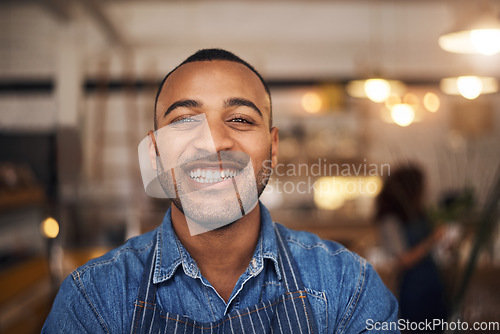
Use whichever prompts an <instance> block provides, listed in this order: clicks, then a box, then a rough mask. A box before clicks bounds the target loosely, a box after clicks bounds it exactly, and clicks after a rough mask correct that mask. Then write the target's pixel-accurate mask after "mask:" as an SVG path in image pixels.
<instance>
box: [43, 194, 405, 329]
mask: <svg viewBox="0 0 500 334" xmlns="http://www.w3.org/2000/svg"><path fill="white" fill-rule="evenodd" d="M260 210H261V232H260V237H259V240H258V244H257V247H256V249H255V251H254V255H253V258H252V260H251V261H250V263H249V265H248V268H247V270H246V271H245V272H244V273H243V274H242V275H241V277H240V278H239V280H238V281H237V283H236V285H235V287H234V289H233V291H232V294H231V296H230V298H229V300H228V302H227V303H226V302H225V301H224V299H222V298H221V297H220V295H219V294H218V293H217V291H216V290H215V289H214V288H213V287H212V285H211V284H210V282H209V281H208V280H207V279H206V278H205V277H203V275H202V274H201V272H200V270H199V268H198V266H197V264H196V262H195V261H194V260H193V258H192V257H191V256H190V255H189V253H188V252H187V250H186V249H185V248H184V247H183V245H182V244H181V242H180V241H179V239H178V238H177V236H176V234H175V232H174V230H173V228H172V224H171V220H170V210H169V211H167V213H166V215H165V218H164V220H163V223H162V224H161V225H160V226H159V227H158V228H157V229H156V230H154V231H151V232H149V233H146V234H143V235H140V236H138V237H135V238H132V239H130V240H128V241H127V242H126V243H125V244H124V245H122V246H121V247H119V248H117V249H114V250H112V251H110V252H109V253H107V254H105V255H104V256H102V257H100V258H97V259H94V260H92V261H90V262H88V263H87V264H85V265H84V266H82V267H80V268H78V269H76V270H75V271H74V272H73V273H72V274H71V275H69V276H68V277H67V278H66V279H65V280H64V282H63V283H62V285H61V288H60V290H59V293H58V295H57V297H56V299H55V301H54V304H53V307H52V310H51V312H50V314H49V316H48V318H47V320H46V322H45V325H44V327H43V329H42V333H126V332H128V331H129V330H130V324H131V321H132V316H133V314H132V313H133V310H134V302H135V300H136V297H137V291H138V286H139V283H140V279H141V277H142V272H143V267H144V266H145V262H146V260H147V258H148V255H149V254H150V252H153V251H154V247H153V246H154V241H156V242H157V244H158V247H157V254H156V264H155V267H154V275H153V283H154V284H155V285H156V286H157V302H158V303H159V304H160V307H161V308H162V309H163V310H165V311H167V312H171V313H176V314H179V315H184V316H188V317H189V318H191V319H193V320H196V321H199V322H212V321H216V320H218V319H220V318H221V317H222V316H223V315H225V314H227V313H229V312H231V311H234V310H241V309H244V308H246V307H249V306H252V305H255V304H257V303H259V302H260V301H267V300H270V299H273V298H275V297H277V296H279V295H281V294H283V293H284V291H285V288H284V285H283V281H282V273H281V272H280V268H279V266H278V258H277V256H278V250H277V242H276V235H275V232H274V226H273V224H275V223H273V221H272V220H271V216H270V214H269V212H268V211H267V209H266V208H265V207H264V206H263V205H262V204H260ZM285 239H286V241H287V243H288V246H289V248H290V251H291V253H292V255H293V258H294V259H295V261H296V263H297V266H298V269H299V271H300V275H301V277H302V281H303V283H304V285H305V287H306V291H307V293H308V296H307V298H308V300H309V301H310V304H311V306H312V309H313V312H314V318H315V320H316V323H317V326H318V330H319V332H320V333H360V332H362V331H365V330H366V329H367V327H368V328H370V325H372V324H374V323H397V312H398V306H397V302H396V300H395V298H394V296H393V295H392V294H391V293H390V292H389V290H388V289H387V288H386V287H385V285H384V284H383V283H382V281H381V280H380V278H379V276H378V275H377V273H376V272H375V271H374V269H373V268H372V267H371V265H370V264H368V263H367V262H366V260H364V259H362V258H360V257H359V256H358V255H356V254H354V253H352V252H350V251H349V250H347V249H346V248H344V247H343V246H341V245H339V244H337V243H335V242H332V241H325V240H321V239H319V237H317V236H316V235H313V234H311V233H307V232H298V231H292V230H288V229H287V230H286V235H285ZM372 327H373V326H372ZM394 332H398V331H394Z"/></svg>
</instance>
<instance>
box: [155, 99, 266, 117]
mask: <svg viewBox="0 0 500 334" xmlns="http://www.w3.org/2000/svg"><path fill="white" fill-rule="evenodd" d="M202 105H203V104H202V103H201V102H200V101H197V100H189V99H187V100H179V101H175V102H174V103H172V104H171V105H170V106H169V107H168V108H167V110H166V111H165V114H164V115H163V117H166V116H167V115H168V114H170V113H171V112H172V111H174V110H175V109H177V108H198V107H201V106H202ZM231 107H249V108H252V109H253V110H255V111H256V112H257V113H258V114H259V115H260V116H261V117H263V116H262V112H261V111H260V109H259V108H258V107H257V106H256V105H255V103H253V102H252V101H250V100H247V99H244V98H241V97H232V98H229V99H227V100H226V101H224V108H231Z"/></svg>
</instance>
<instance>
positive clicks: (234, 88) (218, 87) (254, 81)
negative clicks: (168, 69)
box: [158, 60, 270, 110]
mask: <svg viewBox="0 0 500 334" xmlns="http://www.w3.org/2000/svg"><path fill="white" fill-rule="evenodd" d="M217 97H245V98H248V99H250V100H252V101H253V102H254V103H256V104H258V105H260V107H262V108H263V109H264V110H266V109H267V110H269V104H270V103H269V97H268V96H267V93H266V90H265V88H264V85H263V84H262V82H261V81H260V79H259V77H258V76H257V75H256V74H255V73H254V72H252V71H251V70H250V69H249V68H248V67H246V66H245V65H243V64H240V63H236V62H232V61H225V60H214V61H198V62H192V63H188V64H184V65H182V66H180V67H179V68H178V69H177V70H175V71H174V72H172V73H171V74H170V76H169V77H168V78H167V80H166V81H165V83H164V85H163V88H162V91H161V93H160V96H159V100H158V102H159V105H160V104H163V105H165V104H168V103H172V102H175V100H177V99H186V98H199V99H206V98H209V99H210V98H213V99H215V98H217ZM202 102H203V101H202Z"/></svg>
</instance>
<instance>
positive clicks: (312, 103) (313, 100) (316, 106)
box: [302, 92, 323, 114]
mask: <svg viewBox="0 0 500 334" xmlns="http://www.w3.org/2000/svg"><path fill="white" fill-rule="evenodd" d="M322 106H323V102H322V101H321V96H319V94H317V93H313V92H309V93H305V94H304V95H303V96H302V108H304V110H305V111H307V112H308V113H311V114H315V113H317V112H319V111H320V110H321V108H322Z"/></svg>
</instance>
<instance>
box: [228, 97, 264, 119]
mask: <svg viewBox="0 0 500 334" xmlns="http://www.w3.org/2000/svg"><path fill="white" fill-rule="evenodd" d="M224 107H225V108H230V107H249V108H252V109H253V110H255V111H256V112H257V113H258V114H259V115H260V117H263V116H262V112H261V111H260V109H259V108H257V106H256V105H255V103H253V102H252V101H250V100H247V99H243V98H240V97H232V98H230V99H227V100H226V101H225V102H224Z"/></svg>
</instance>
